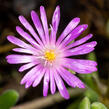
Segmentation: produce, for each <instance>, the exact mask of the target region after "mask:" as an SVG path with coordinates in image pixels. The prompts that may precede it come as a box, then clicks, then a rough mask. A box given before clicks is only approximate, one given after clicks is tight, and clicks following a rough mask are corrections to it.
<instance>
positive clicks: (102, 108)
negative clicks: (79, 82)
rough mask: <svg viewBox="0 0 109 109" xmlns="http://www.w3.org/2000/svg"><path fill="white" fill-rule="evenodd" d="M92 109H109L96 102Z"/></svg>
mask: <svg viewBox="0 0 109 109" xmlns="http://www.w3.org/2000/svg"><path fill="white" fill-rule="evenodd" d="M91 109H107V107H106V106H105V105H104V104H102V103H100V102H95V103H93V104H92V105H91Z"/></svg>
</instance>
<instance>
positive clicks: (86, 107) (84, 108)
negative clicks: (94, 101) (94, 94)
mask: <svg viewBox="0 0 109 109" xmlns="http://www.w3.org/2000/svg"><path fill="white" fill-rule="evenodd" d="M79 109H90V100H89V99H88V97H85V98H84V99H83V100H82V101H81V103H80V105H79Z"/></svg>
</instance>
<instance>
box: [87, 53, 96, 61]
mask: <svg viewBox="0 0 109 109" xmlns="http://www.w3.org/2000/svg"><path fill="white" fill-rule="evenodd" d="M87 59H90V60H93V61H96V60H97V59H96V55H95V53H94V52H91V53H89V54H88V55H87Z"/></svg>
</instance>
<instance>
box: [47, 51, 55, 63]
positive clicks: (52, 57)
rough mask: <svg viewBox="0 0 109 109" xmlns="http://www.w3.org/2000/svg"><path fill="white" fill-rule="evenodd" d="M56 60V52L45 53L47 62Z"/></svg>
mask: <svg viewBox="0 0 109 109" xmlns="http://www.w3.org/2000/svg"><path fill="white" fill-rule="evenodd" d="M55 58H56V55H55V52H54V50H47V51H46V52H45V59H46V60H47V61H50V62H51V61H53V60H54V59H55Z"/></svg>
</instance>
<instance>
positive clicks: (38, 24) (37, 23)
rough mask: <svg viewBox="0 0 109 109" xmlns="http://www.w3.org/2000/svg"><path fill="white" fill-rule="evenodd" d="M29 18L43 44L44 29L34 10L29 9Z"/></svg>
mask: <svg viewBox="0 0 109 109" xmlns="http://www.w3.org/2000/svg"><path fill="white" fill-rule="evenodd" d="M31 18H32V20H33V23H34V25H35V27H36V29H37V31H38V33H39V35H40V37H41V39H42V41H43V43H44V44H45V35H44V30H43V27H42V24H41V22H40V19H39V17H38V15H37V13H36V12H35V11H31Z"/></svg>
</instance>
